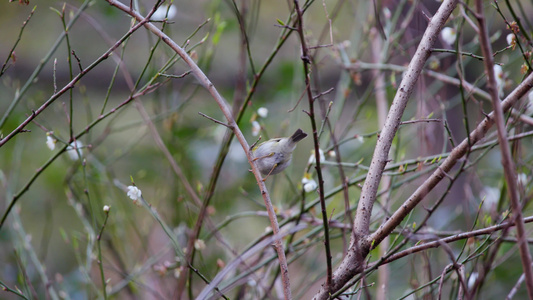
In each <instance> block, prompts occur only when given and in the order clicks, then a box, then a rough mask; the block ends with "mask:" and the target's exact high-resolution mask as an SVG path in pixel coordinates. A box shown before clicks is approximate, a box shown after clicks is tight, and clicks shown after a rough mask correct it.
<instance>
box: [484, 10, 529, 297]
mask: <svg viewBox="0 0 533 300" xmlns="http://www.w3.org/2000/svg"><path fill="white" fill-rule="evenodd" d="M476 10H477V12H476V18H477V21H478V23H479V40H480V44H481V52H482V53H483V55H484V56H485V60H484V61H483V62H484V64H485V72H486V73H487V77H488V90H489V93H490V95H491V99H492V106H493V108H494V114H493V115H494V119H495V120H494V123H495V124H496V129H497V131H498V141H499V144H500V150H501V155H502V165H503V171H504V175H505V181H506V182H507V191H508V193H509V200H510V202H511V208H512V210H513V217H514V218H515V219H516V232H517V238H518V249H519V252H520V258H521V259H522V267H523V269H524V275H525V277H526V287H527V292H528V295H529V299H533V269H531V254H530V253H529V248H528V245H527V242H526V235H527V233H526V229H525V226H524V221H523V220H522V206H521V205H520V200H519V195H518V188H517V179H516V172H515V165H514V161H513V159H512V157H511V151H510V148H509V142H508V141H507V130H506V128H505V119H504V116H503V109H502V104H501V102H500V98H499V97H498V86H497V84H496V77H495V75H494V58H493V57H492V48H491V45H490V41H489V36H488V32H487V26H486V24H485V17H484V14H483V1H481V0H477V1H476Z"/></svg>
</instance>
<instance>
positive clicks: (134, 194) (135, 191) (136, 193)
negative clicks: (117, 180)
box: [127, 185, 142, 206]
mask: <svg viewBox="0 0 533 300" xmlns="http://www.w3.org/2000/svg"><path fill="white" fill-rule="evenodd" d="M127 195H128V197H130V199H131V200H133V203H135V204H136V205H138V206H141V202H140V201H139V200H141V196H142V191H141V190H140V189H139V188H138V187H136V186H134V185H130V186H128V194H127Z"/></svg>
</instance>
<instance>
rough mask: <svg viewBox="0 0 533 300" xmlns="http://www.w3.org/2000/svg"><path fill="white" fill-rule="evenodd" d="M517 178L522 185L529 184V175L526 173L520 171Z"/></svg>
mask: <svg viewBox="0 0 533 300" xmlns="http://www.w3.org/2000/svg"><path fill="white" fill-rule="evenodd" d="M516 179H517V181H518V184H520V185H522V186H526V184H527V175H526V174H524V173H520V174H518V176H517V178H516Z"/></svg>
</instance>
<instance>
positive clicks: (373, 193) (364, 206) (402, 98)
mask: <svg viewBox="0 0 533 300" xmlns="http://www.w3.org/2000/svg"><path fill="white" fill-rule="evenodd" d="M456 5H457V0H447V1H444V2H443V3H442V4H441V6H440V8H439V9H438V11H437V12H436V14H435V15H434V16H433V17H432V18H431V21H430V22H429V24H428V28H427V29H426V31H425V33H424V35H423V37H422V40H421V41H420V44H419V46H418V48H417V50H416V52H415V54H414V56H413V59H412V60H411V63H410V64H409V67H408V69H407V71H406V72H405V75H404V77H403V79H402V82H401V84H400V86H399V89H398V92H397V93H396V96H395V97H394V100H393V103H392V105H391V108H390V111H389V114H388V115H387V120H386V121H385V125H384V127H383V131H382V132H381V134H380V136H379V138H378V141H377V144H376V148H375V150H374V155H373V157H372V162H371V163H370V168H369V171H368V174H367V177H366V178H367V179H366V180H365V183H364V185H363V190H362V192H361V197H360V199H359V203H358V206H357V212H356V216H355V220H354V231H353V233H352V239H351V242H350V249H349V251H348V255H346V257H345V258H344V259H343V260H342V262H341V263H340V265H339V267H338V268H337V270H335V273H334V275H333V282H332V287H331V288H332V289H331V290H333V291H336V290H338V289H340V288H341V287H342V286H344V284H346V283H347V282H348V281H349V280H350V279H351V278H352V277H353V276H354V275H355V274H357V273H359V272H361V271H362V269H363V266H364V257H366V256H367V254H368V252H369V251H370V248H371V246H374V247H375V246H376V245H377V244H378V243H379V242H381V241H382V240H383V238H385V236H386V235H381V236H379V237H380V240H379V241H377V243H373V240H374V239H372V238H370V239H369V238H368V234H369V226H370V217H371V213H372V207H373V206H374V202H375V201H376V198H377V192H378V187H379V183H380V181H381V177H382V174H383V170H384V168H385V166H386V165H387V162H388V155H389V150H390V148H391V145H392V141H393V139H394V136H395V135H396V131H397V129H398V127H399V125H400V121H401V117H402V115H403V111H404V109H405V107H406V105H407V102H408V100H409V97H410V95H411V93H412V91H413V89H414V86H415V84H416V82H417V79H418V77H419V75H420V73H421V72H422V69H423V67H424V64H425V62H426V60H427V59H428V57H429V55H430V54H431V48H432V47H433V44H434V43H435V41H436V40H437V39H436V38H435V37H436V36H438V33H439V32H440V29H441V27H442V26H443V25H444V23H445V22H446V20H447V19H448V17H449V16H450V14H451V12H452V11H453V9H454V8H455V6H456ZM402 219H403V218H402ZM387 223H389V222H386V224H387ZM396 225H397V224H395V226H396ZM395 226H394V227H395ZM394 227H392V228H388V229H390V231H388V233H390V232H391V231H392V230H393V229H394ZM388 233H387V235H388ZM373 236H375V234H374V235H372V236H371V237H373ZM328 294H329V291H328V290H326V289H324V287H323V288H321V289H320V291H319V292H318V293H317V294H316V295H315V297H314V299H326V298H327V297H328Z"/></svg>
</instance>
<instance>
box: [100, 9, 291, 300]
mask: <svg viewBox="0 0 533 300" xmlns="http://www.w3.org/2000/svg"><path fill="white" fill-rule="evenodd" d="M107 1H108V3H109V4H111V5H112V6H115V7H117V8H118V9H120V10H122V11H124V12H125V13H127V14H129V15H130V16H132V17H134V18H135V19H137V21H142V20H144V17H143V16H142V15H140V14H139V13H138V12H137V11H135V10H132V9H130V8H129V7H128V6H127V5H124V4H123V3H121V2H119V1H116V0H107ZM143 25H144V26H145V27H146V28H147V29H148V30H149V31H151V32H152V33H153V34H155V35H156V36H158V37H159V38H161V39H162V41H163V42H165V43H166V44H167V45H169V46H170V48H172V50H174V51H175V52H176V53H177V54H178V55H179V56H180V57H181V58H182V59H183V61H184V62H185V63H186V64H187V65H189V67H190V68H191V71H192V73H193V74H194V75H195V77H196V79H197V80H198V81H199V82H200V84H201V85H202V86H203V87H204V88H205V89H206V90H207V91H208V92H209V93H210V94H211V96H212V97H213V99H214V100H215V101H216V103H217V104H218V106H219V108H220V110H221V111H222V113H223V114H224V116H225V117H226V119H227V121H228V124H229V125H230V126H233V132H234V134H235V136H236V137H237V139H238V140H239V142H240V144H241V146H242V148H243V150H244V152H245V154H246V156H247V158H248V162H249V163H250V166H251V167H252V172H253V174H254V175H255V178H256V181H257V184H258V185H259V188H260V190H261V195H262V196H263V200H264V202H265V206H266V209H267V211H268V214H269V219H270V223H271V227H272V230H273V232H274V234H278V233H279V225H278V221H277V218H276V213H275V211H274V207H273V205H272V202H271V200H270V195H269V193H268V191H267V189H266V185H265V182H264V181H263V178H262V176H261V173H260V172H259V169H258V168H257V166H256V164H255V162H254V161H253V154H252V153H251V151H250V150H249V145H248V143H247V141H246V139H245V138H244V135H243V134H242V132H241V130H240V128H239V127H238V125H237V123H236V121H235V119H234V118H233V114H232V112H231V109H230V107H229V105H228V104H227V103H226V101H225V100H224V98H222V96H221V95H220V94H219V92H218V91H217V89H216V88H215V86H214V85H213V83H211V81H210V80H209V78H208V77H207V76H206V75H205V74H204V72H203V71H202V70H201V69H200V68H199V67H198V65H197V64H196V63H195V62H194V60H193V59H192V58H191V57H190V56H189V55H188V54H187V52H186V51H185V50H183V48H181V47H180V46H179V45H178V44H176V43H175V42H174V41H173V40H172V39H171V38H170V37H169V36H167V35H166V34H165V33H164V32H162V31H161V30H160V29H159V28H158V27H157V26H155V25H153V24H151V23H144V24H143ZM274 246H275V248H276V252H277V254H278V260H279V264H280V268H281V270H282V271H281V278H282V284H283V292H284V296H285V299H291V298H292V297H291V290H290V279H289V268H288V265H287V259H286V257H285V251H284V249H283V244H282V241H281V239H277V240H276V241H275V243H274Z"/></svg>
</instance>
